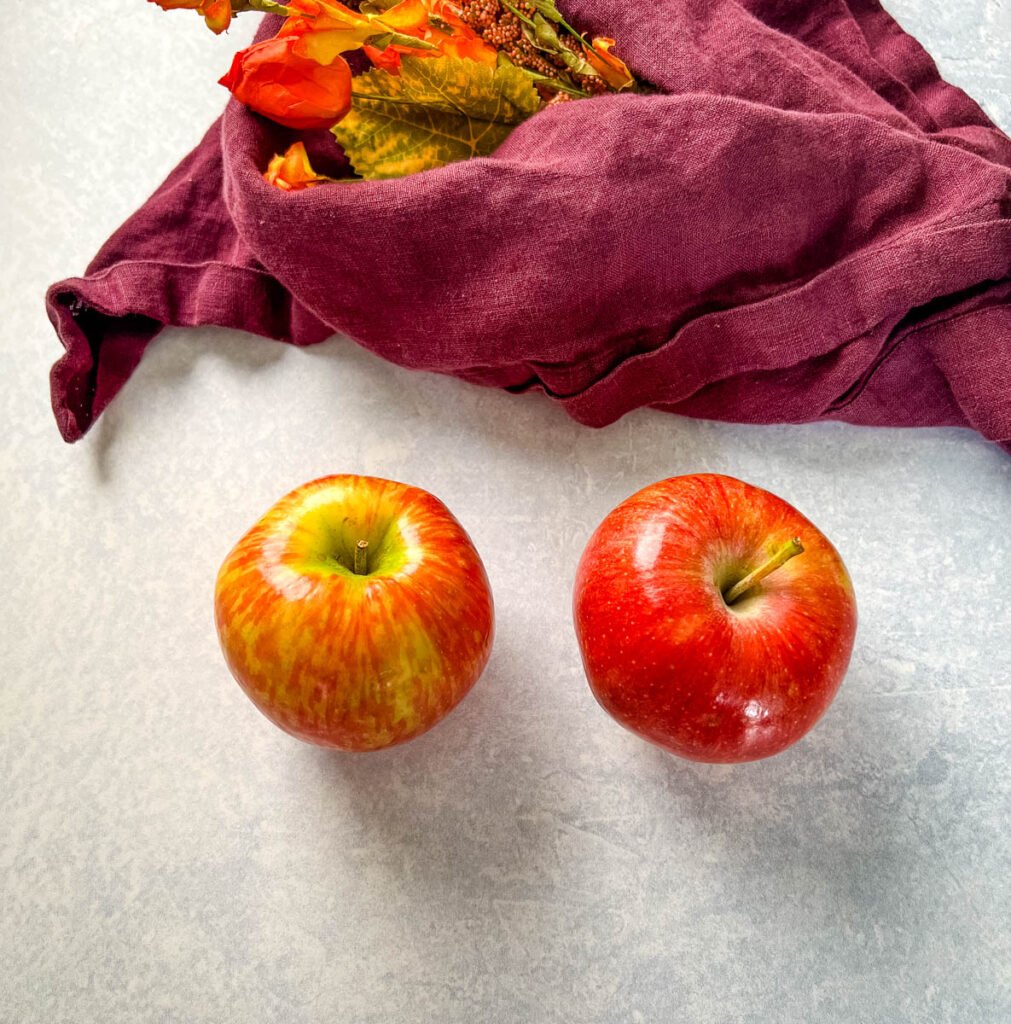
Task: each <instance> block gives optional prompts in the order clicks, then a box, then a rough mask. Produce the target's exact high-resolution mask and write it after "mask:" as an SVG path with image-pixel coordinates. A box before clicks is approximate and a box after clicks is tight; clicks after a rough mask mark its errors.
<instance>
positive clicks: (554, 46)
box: [532, 14, 565, 53]
mask: <svg viewBox="0 0 1011 1024" xmlns="http://www.w3.org/2000/svg"><path fill="white" fill-rule="evenodd" d="M532 42H533V44H534V45H535V46H536V47H538V49H541V50H547V51H548V52H549V53H561V51H562V50H564V49H565V47H564V46H562V41H561V40H560V39H559V38H558V33H557V32H556V31H555V30H554V29H553V28H552V27H551V25H550V24H549V23H548V22H547V21H545V19H544V18H543V17H542V16H541V15H540V14H535V15H534V27H533V39H532Z"/></svg>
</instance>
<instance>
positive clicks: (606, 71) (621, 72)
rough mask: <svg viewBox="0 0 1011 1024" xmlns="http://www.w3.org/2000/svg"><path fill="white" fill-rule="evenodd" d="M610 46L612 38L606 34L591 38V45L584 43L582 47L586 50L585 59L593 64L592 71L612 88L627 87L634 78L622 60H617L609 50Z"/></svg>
mask: <svg viewBox="0 0 1011 1024" xmlns="http://www.w3.org/2000/svg"><path fill="white" fill-rule="evenodd" d="M612 46H614V40H613V39H608V38H607V37H606V36H597V38H596V39H594V40H593V46H592V47H589V46H587V45H586V44H585V43H584V44H583V49H584V50H585V51H586V59H587V60H588V61H589V62H590V64H591V65H592V66H593V69H594V71H596V72H597V74H598V75H600V77H601V78H603V79H604V81H605V82H607V84H608V85H609V86H610V87H611V88H612V89H618V90H621V89H628V88H629V87H630V86H632V85H633V84H634V83H635V79H634V78H633V77H632V73H631V72H630V71H629V70H628V68H627V67H626V66H625V63H624V61H621V60H619V59H618V58H617V57H616V56H615V55H614V54H613V53H611V52H610V51H611V47H612Z"/></svg>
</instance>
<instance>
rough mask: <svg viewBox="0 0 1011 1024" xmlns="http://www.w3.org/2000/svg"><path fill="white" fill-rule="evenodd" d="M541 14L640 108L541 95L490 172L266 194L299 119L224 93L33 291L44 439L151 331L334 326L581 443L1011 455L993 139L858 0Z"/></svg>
mask: <svg viewBox="0 0 1011 1024" xmlns="http://www.w3.org/2000/svg"><path fill="white" fill-rule="evenodd" d="M560 6H561V8H562V9H563V11H564V13H565V15H566V17H567V18H568V19H569V20H570V21H572V22H573V23H575V24H576V25H578V26H580V27H581V28H582V29H584V30H586V31H588V32H590V33H592V34H594V35H597V34H600V35H608V36H613V37H615V38H616V39H618V41H619V49H620V53H621V56H622V57H623V58H624V59H625V61H626V62H627V63H628V65H629V66H630V68H631V69H632V71H633V72H634V73H635V74H636V75H637V77H639V78H640V79H641V80H645V81H648V82H649V83H651V84H652V85H653V86H655V87H656V92H653V93H650V94H648V95H616V96H605V97H599V98H595V99H592V100H580V101H578V102H573V103H563V104H559V105H557V106H552V107H550V108H548V109H546V110H544V111H543V112H542V113H539V114H537V115H535V116H534V117H533V118H531V119H530V120H528V121H526V122H524V123H523V124H521V125H520V126H519V127H518V128H516V129H515V130H514V131H513V132H512V134H511V135H510V136H509V137H508V138H507V140H506V141H505V143H504V144H503V145H502V146H501V147H500V148H499V149H498V150H497V151H496V152H495V153H494V154H493V155H492V156H491V157H488V158H483V159H477V160H470V161H467V162H464V163H457V164H451V165H449V166H447V167H444V168H440V169H438V170H433V171H427V172H424V173H422V174H417V175H412V176H409V177H406V178H400V179H395V180H390V181H367V182H354V183H349V182H344V183H340V184H334V185H324V186H320V187H318V188H315V189H311V190H307V191H303V192H282V191H280V190H278V189H276V188H273V187H271V186H270V185H268V184H267V183H266V182H265V181H264V180H263V177H262V173H263V170H264V168H265V167H266V165H267V163H268V161H269V160H270V158H271V157H272V156H273V155H274V154H275V153H278V152H283V151H284V149H285V148H286V147H287V145H288V144H289V143H290V141H291V140H292V138H293V137H294V136H293V135H292V133H290V132H288V131H286V130H285V129H282V128H279V127H278V126H276V125H274V124H272V123H270V122H268V121H266V120H264V119H262V118H260V117H258V116H257V115H255V114H253V113H251V112H250V111H249V110H247V109H246V108H244V107H242V106H241V105H239V104H237V103H236V102H234V101H231V102H229V105H228V107H227V110H226V111H225V114H224V116H223V117H222V118H221V119H220V120H219V121H218V122H217V123H216V124H215V125H214V126H213V127H212V128H211V129H210V131H209V132H208V133H207V135H206V136H205V138H204V139H203V141H202V142H201V143H200V145H199V146H198V147H197V149H196V150H195V151H194V152H193V153H192V154H191V155H190V156H189V157H187V158H186V159H185V160H184V161H183V162H182V164H180V166H179V167H178V168H177V169H176V170H175V171H174V172H173V173H172V174H171V175H170V177H169V178H168V180H167V181H166V182H165V183H164V184H163V185H162V186H161V188H160V189H158V191H157V192H156V193H155V194H154V196H153V197H152V198H151V199H150V200H149V201H148V203H147V204H146V205H145V206H143V207H142V208H141V209H140V211H138V212H137V213H136V214H135V215H134V216H133V217H132V218H131V219H130V220H128V221H127V223H126V224H125V225H123V227H122V228H121V229H120V230H119V231H118V232H117V233H116V234H115V235H114V236H113V238H112V239H111V240H110V241H109V242H108V243H107V244H106V245H105V247H104V248H103V249H102V250H101V252H100V253H99V254H98V256H97V258H96V259H95V261H94V262H93V263H92V264H91V266H90V267H89V268H88V270H87V272H86V274H85V275H84V276H83V277H80V278H71V279H69V280H66V281H62V282H60V283H59V284H56V285H54V286H53V287H52V288H51V289H50V290H49V293H48V296H47V303H48V309H49V314H50V318H51V319H52V321H53V323H54V325H55V327H56V329H57V331H58V332H59V335H60V338H61V340H62V342H63V345H64V346H65V348H66V353H65V355H64V356H63V357H62V358H61V359H60V361H59V362H58V363H57V364H56V365H55V366H54V367H53V371H52V379H51V384H52V399H53V409H54V411H55V414H56V419H57V422H58V424H59V427H60V430H61V432H62V434H63V436H64V438H66V440H68V441H74V440H77V439H78V438H80V437H81V436H82V435H83V434H84V433H85V431H86V430H87V429H88V428H89V427H90V425H91V424H92V423H93V422H94V419H95V417H97V416H98V415H99V414H100V413H101V411H102V410H103V409H104V408H105V406H106V405H107V404H108V403H109V401H110V400H111V399H112V397H113V396H114V395H115V394H116V392H117V391H118V390H119V388H120V387H121V386H122V385H123V383H124V382H125V381H126V379H127V378H128V377H129V375H130V373H131V372H132V371H133V369H134V367H135V366H136V365H137V363H138V361H139V360H140V358H141V355H142V353H143V351H144V347H145V345H146V344H147V343H148V342H149V341H150V340H151V339H152V338H153V337H154V336H155V335H156V334H157V333H158V331H159V330H160V329H161V328H162V327H163V326H165V325H166V324H171V325H183V326H196V325H200V324H217V325H221V326H227V327H235V328H240V329H242V330H246V331H251V332H253V333H256V334H260V335H264V336H266V337H269V338H276V339H278V340H281V341H288V342H293V343H295V344H298V345H307V344H312V343H314V342H318V341H321V340H323V339H324V338H325V337H327V336H329V335H330V334H332V333H333V332H338V331H339V332H343V333H345V334H347V335H348V336H350V337H351V338H353V339H354V340H355V341H357V342H358V343H359V344H361V345H364V346H365V347H366V348H368V349H371V350H372V351H373V352H376V353H378V354H379V355H381V356H383V357H385V358H386V359H389V360H392V361H393V362H396V363H399V364H401V365H403V366H407V367H413V368H416V369H422V370H430V371H436V372H440V373H448V374H453V375H455V376H457V377H460V378H463V379H465V380H468V381H472V382H474V383H477V384H484V385H489V386H493V387H501V388H508V389H511V390H517V391H520V390H524V389H528V388H541V389H543V390H544V391H545V392H546V393H547V394H549V395H550V396H551V397H553V398H555V399H557V400H558V401H559V402H560V403H561V404H562V405H563V406H564V407H565V409H566V410H567V411H568V412H569V413H570V414H571V415H572V416H573V417H575V418H576V419H577V420H579V421H580V422H582V423H586V424H590V425H595V426H600V425H604V424H607V423H609V422H611V421H613V420H615V419H617V418H618V417H620V416H622V415H623V414H624V413H626V412H628V411H630V410H632V409H635V408H637V407H639V406H653V407H656V408H661V409H665V410H669V411H671V412H676V413H681V414H686V415H691V416H702V417H708V418H713V419H721V420H735V421H741V422H752V423H769V422H784V421H785V422H800V421H808V420H818V419H838V420H846V421H849V422H851V423H859V424H868V425H898V426H918V425H925V426H935V425H960V426H969V427H972V428H974V429H975V430H978V431H979V432H980V433H982V434H983V435H984V436H986V437H988V438H990V439H991V440H993V441H996V442H998V443H1001V444H1002V445H1003V446H1004V447H1005V449H1007V450H1008V451H1011V141H1009V139H1008V138H1007V137H1006V136H1005V135H1004V134H1002V133H1001V132H1000V131H999V130H998V129H997V128H996V127H995V126H994V125H993V124H992V123H991V122H990V121H989V120H988V119H987V117H986V116H985V115H984V114H983V112H982V111H981V110H980V108H979V107H978V106H977V105H976V104H975V103H974V102H973V101H972V100H971V99H969V98H968V97H967V96H966V95H965V94H964V93H963V92H961V91H960V90H959V89H956V88H954V87H953V86H951V85H948V84H947V83H945V82H943V81H942V80H941V78H940V77H939V75H938V72H937V69H936V68H935V66H934V63H933V61H932V60H931V59H930V57H929V56H928V55H927V53H926V52H925V51H924V50H923V49H922V48H921V47H920V46H919V44H918V43H917V42H916V41H915V40H914V39H912V38H911V37H910V36H908V35H907V34H905V33H904V32H903V31H902V30H901V29H900V28H899V27H898V25H897V24H896V23H895V22H894V21H893V20H892V19H891V17H890V16H889V15H888V14H887V13H886V12H885V11H884V10H883V9H882V8H881V7H880V6H879V4H878V3H877V0H794V2H791V3H784V2H783V0H659V2H657V3H655V4H649V5H643V4H628V3H619V2H618V0H562V2H561V4H560ZM279 24H280V21H279V19H277V18H274V17H272V18H267V19H265V21H264V24H263V26H262V28H261V33H260V35H261V37H263V36H265V35H269V34H272V33H274V32H276V31H277V28H278V27H279ZM138 130H141V129H138ZM312 141H313V142H314V143H315V144H317V146H318V142H319V140H318V139H315V140H312ZM339 162H340V161H339V157H338V158H337V159H336V160H335V162H334V166H336V167H337V170H339V169H340V167H339ZM321 169H322V170H324V171H325V172H329V173H334V171H333V168H332V167H326V166H324V167H322V168H321Z"/></svg>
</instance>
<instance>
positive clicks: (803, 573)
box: [573, 473, 857, 763]
mask: <svg viewBox="0 0 1011 1024" xmlns="http://www.w3.org/2000/svg"><path fill="white" fill-rule="evenodd" d="M794 537H798V538H800V540H801V542H802V544H803V546H804V551H803V553H801V554H798V555H796V556H795V557H793V558H792V559H790V560H789V561H787V562H786V563H785V564H783V565H781V566H780V567H779V568H778V569H776V570H775V571H774V572H772V573H771V574H770V575H768V576H766V577H765V579H764V580H762V581H761V582H760V583H758V584H757V585H756V586H755V588H754V589H752V590H750V591H749V592H747V593H746V594H744V595H743V596H742V597H740V598H739V599H738V600H737V601H735V603H734V604H733V605H732V606H731V605H728V604H727V603H726V601H725V600H724V598H723V593H724V592H725V591H726V590H728V589H729V588H730V587H731V586H732V585H733V584H734V583H736V582H738V581H739V580H741V579H743V577H744V576H746V575H747V574H748V573H749V572H751V571H752V570H754V569H755V568H757V567H758V566H759V565H760V564H761V563H763V562H765V561H766V560H767V559H768V558H769V557H770V555H772V554H773V552H775V551H776V550H777V549H778V548H780V547H782V546H783V545H784V544H787V543H788V542H789V541H790V540H791V538H794ZM573 613H574V618H575V627H576V636H577V639H578V641H579V646H580V649H581V651H582V656H583V667H584V669H585V671H586V676H587V679H588V680H589V683H590V688H591V690H592V691H593V694H594V696H595V697H596V699H597V701H598V702H599V703H600V705H601V706H602V707H603V708H604V710H605V711H607V712H608V713H609V714H610V715H612V716H613V717H614V718H615V719H617V721H618V722H620V723H621V724H622V725H624V726H625V727H626V728H628V729H630V730H631V731H632V732H634V733H636V734H637V735H639V736H641V737H643V738H644V739H647V740H650V741H651V742H653V743H656V744H658V745H659V746H661V747H663V748H665V749H666V750H668V751H670V752H671V753H673V754H677V755H678V756H680V757H684V758H688V759H690V760H694V761H708V762H713V763H733V762H740V761H754V760H757V759H759V758H763V757H769V756H771V755H773V754H777V753H779V752H780V751H782V750H784V749H785V748H786V747H788V746H790V745H791V744H792V743H795V742H796V741H797V740H799V739H800V738H801V737H802V736H803V735H804V734H805V733H806V732H807V731H808V730H809V729H810V728H811V727H812V726H813V725H814V724H815V722H817V721H818V719H819V718H820V717H821V716H822V714H824V712H825V710H826V709H827V708H828V706H829V704H830V703H831V702H832V698H833V697H834V696H835V694H836V691H837V690H838V689H839V685H840V683H841V682H842V679H843V676H844V675H845V672H846V667H847V665H848V664H849V659H850V652H851V651H852V648H853V638H854V635H855V633H856V625H857V612H856V601H855V598H854V594H853V585H852V583H851V582H850V578H849V575H848V574H847V572H846V567H845V566H844V565H843V562H842V559H841V558H840V557H839V554H838V553H837V552H836V550H835V548H834V547H833V546H832V545H831V544H830V543H829V542H828V540H827V539H826V538H825V537H824V535H823V534H822V533H821V532H820V531H819V530H818V529H817V527H815V526H814V525H813V524H812V523H811V522H810V521H809V520H808V519H806V518H805V517H804V516H803V515H801V513H800V512H798V511H797V510H796V509H795V508H793V506H791V505H789V504H787V502H785V501H783V500H782V499H781V498H778V497H776V496H775V495H774V494H770V493H769V492H768V491H764V490H761V489H760V488H758V487H753V486H751V485H750V484H746V483H743V482H742V481H740V480H735V479H733V478H732V477H727V476H719V475H716V474H709V473H706V474H697V475H694V476H680V477H673V478H671V479H669V480H662V481H660V482H658V483H655V484H653V485H651V486H649V487H646V488H644V489H643V490H641V491H639V492H638V493H637V494H634V495H632V496H631V497H630V498H628V499H627V500H626V501H624V502H623V503H622V504H621V505H619V506H618V507H617V508H616V509H614V510H613V511H612V512H611V513H610V514H609V515H607V516H606V517H605V519H604V520H603V522H601V524H600V526H599V527H598V528H597V530H596V532H595V533H594V534H593V536H592V537H591V538H590V541H589V543H588V544H587V546H586V550H585V551H584V553H583V556H582V559H581V561H580V564H579V569H578V571H577V574H576V581H575V589H574V595H573Z"/></svg>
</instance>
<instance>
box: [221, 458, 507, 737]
mask: <svg viewBox="0 0 1011 1024" xmlns="http://www.w3.org/2000/svg"><path fill="white" fill-rule="evenodd" d="M214 613H215V621H216V623H217V627H218V637H219V639H220V641H221V648H222V650H223V651H224V655H225V660H226V661H227V662H228V667H229V668H230V669H231V671H232V674H233V675H234V676H235V678H236V679H237V680H238V682H239V685H240V686H241V687H242V688H243V690H245V691H246V693H247V695H248V696H249V697H250V699H251V700H252V701H253V703H254V704H255V705H256V706H257V707H258V708H259V709H260V710H261V711H262V712H263V713H264V714H265V715H266V716H267V718H269V719H270V720H271V721H272V722H273V723H274V724H275V725H278V726H280V727H281V728H282V729H284V730H286V731H287V732H289V733H291V734H292V735H293V736H297V737H298V738H299V739H303V740H308V741H309V742H311V743H318V744H321V745H323V746H330V747H339V748H341V749H343V750H377V749H379V748H381V747H388V746H391V745H392V744H394V743H403V742H404V741H405V740H409V739H411V738H412V737H414V736H417V735H418V734H419V733H422V732H425V730H426V729H430V728H431V727H432V726H433V725H435V723H436V722H438V721H439V720H440V719H441V718H443V716H445V715H446V714H447V713H448V712H449V711H450V710H451V709H452V708H453V707H455V706H456V704H458V703H459V702H460V701H461V700H462V699H463V697H464V696H465V695H466V694H467V692H468V690H470V688H471V687H472V686H473V685H474V683H475V682H476V681H477V678H478V676H480V675H481V672H482V671H483V670H484V667H485V664H486V663H487V661H488V655H489V654H490V652H491V645H492V632H493V610H492V597H491V590H490V588H489V586H488V578H487V576H486V575H485V571H484V566H483V565H482V563H481V559H480V557H479V556H478V553H477V551H476V550H475V549H474V545H473V544H472V543H471V541H470V538H469V537H468V536H467V534H466V532H465V531H464V529H463V527H462V526H461V525H460V524H459V523H458V522H457V521H456V519H455V518H454V517H453V515H452V513H451V512H450V511H449V509H447V508H446V506H445V505H443V503H442V502H441V501H439V499H438V498H436V497H434V496H433V495H431V494H429V493H428V492H427V491H423V490H420V489H419V488H417V487H409V486H407V485H406V484H398V483H393V482H391V481H389V480H379V479H376V478H374V477H366V476H330V477H325V478H323V479H321V480H314V481H313V482H312V483H307V484H304V485H303V486H302V487H299V488H297V489H296V490H294V491H292V492H291V493H290V494H289V495H287V496H286V497H284V498H282V499H281V500H280V501H279V502H278V503H277V504H276V505H274V507H273V508H272V509H270V511H269V512H267V514H266V515H265V516H264V517H263V518H262V519H261V520H260V521H259V522H258V523H257V524H256V525H255V526H254V527H253V528H252V529H251V530H250V531H249V532H248V533H247V534H246V535H245V536H244V537H243V538H242V540H240V541H239V543H238V544H237V545H236V546H235V548H233V550H232V552H231V553H230V554H229V555H228V557H227V558H226V559H225V562H224V564H223V565H222V566H221V571H220V572H219V573H218V579H217V586H216V588H215V595H214Z"/></svg>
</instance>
